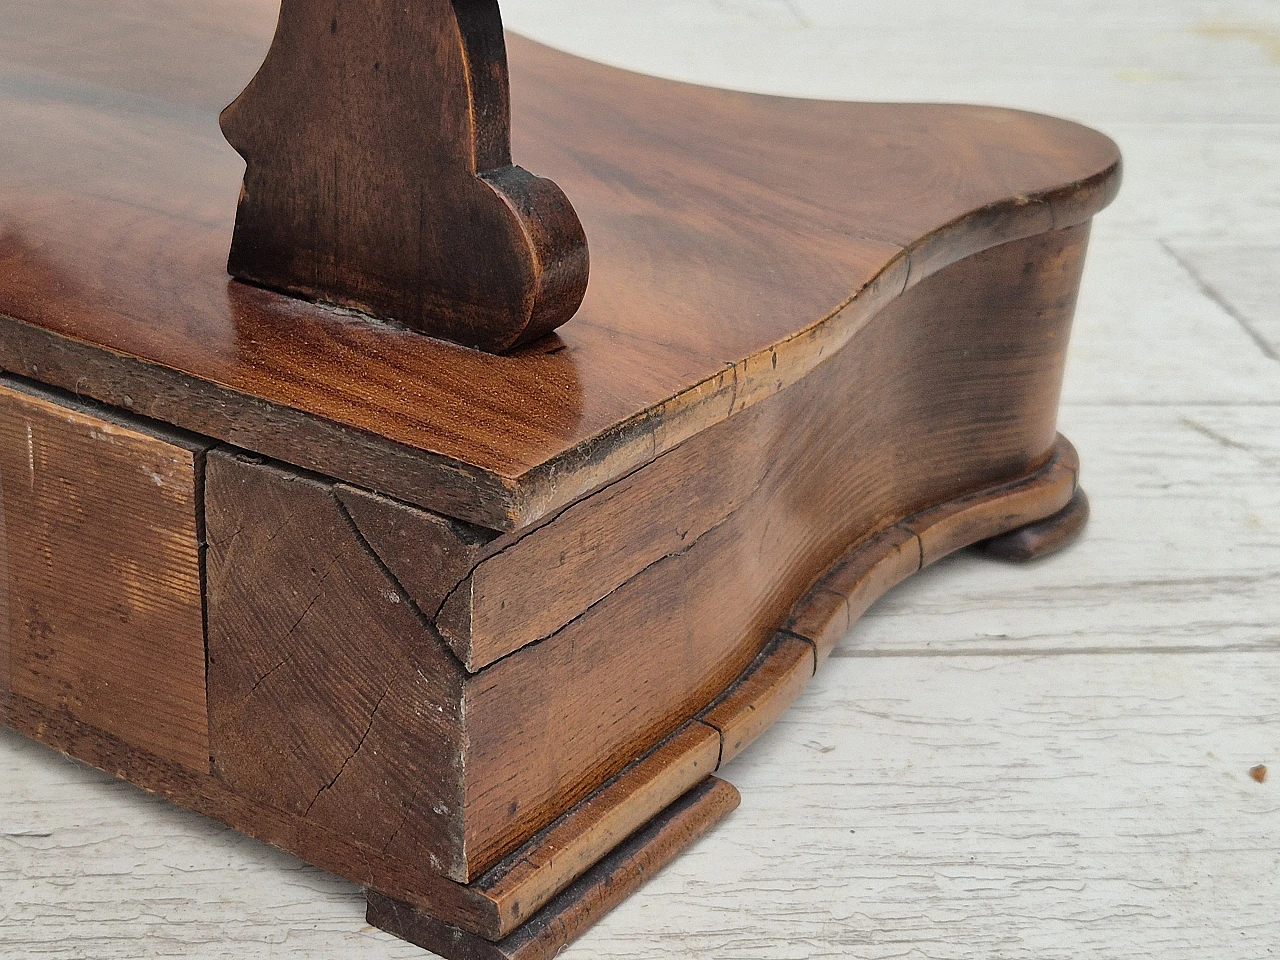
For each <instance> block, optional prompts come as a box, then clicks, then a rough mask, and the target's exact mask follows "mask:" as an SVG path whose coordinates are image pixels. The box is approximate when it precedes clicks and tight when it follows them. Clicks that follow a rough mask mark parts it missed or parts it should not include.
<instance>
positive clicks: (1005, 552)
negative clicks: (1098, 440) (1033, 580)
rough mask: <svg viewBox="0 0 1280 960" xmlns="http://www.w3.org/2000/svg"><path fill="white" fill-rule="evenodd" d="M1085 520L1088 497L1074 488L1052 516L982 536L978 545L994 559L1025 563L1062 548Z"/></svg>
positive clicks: (1074, 537) (1070, 540)
mask: <svg viewBox="0 0 1280 960" xmlns="http://www.w3.org/2000/svg"><path fill="white" fill-rule="evenodd" d="M1088 522H1089V498H1088V497H1087V496H1085V493H1084V491H1083V490H1080V489H1079V488H1077V489H1076V492H1075V495H1074V496H1073V497H1072V498H1071V501H1070V502H1069V503H1068V504H1067V505H1066V506H1065V507H1063V508H1062V509H1061V510H1059V511H1058V512H1057V513H1055V514H1054V515H1053V516H1051V517H1045V518H1044V519H1043V520H1040V521H1037V522H1036V523H1029V524H1027V525H1026V526H1025V527H1019V528H1018V529H1017V530H1012V531H1010V532H1009V533H1005V534H1001V535H1000V536H998V537H992V538H991V539H990V540H983V541H982V542H981V543H979V544H978V545H977V546H978V550H980V551H981V552H982V553H985V554H986V555H987V556H989V557H994V558H996V559H997V560H1009V561H1012V562H1014V563H1026V562H1028V561H1030V560H1038V559H1040V558H1041V557H1047V556H1049V555H1050V554H1052V553H1056V552H1057V551H1059V550H1061V549H1062V548H1063V547H1065V546H1067V545H1068V544H1070V543H1071V542H1072V541H1073V540H1075V539H1076V537H1078V536H1080V534H1081V533H1082V532H1083V531H1084V528H1085V524H1087V523H1088Z"/></svg>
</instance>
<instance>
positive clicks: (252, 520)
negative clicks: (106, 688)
mask: <svg viewBox="0 0 1280 960" xmlns="http://www.w3.org/2000/svg"><path fill="white" fill-rule="evenodd" d="M206 496H207V508H206V524H207V531H208V541H209V547H208V596H209V599H208V611H209V727H210V732H211V737H212V747H213V758H214V772H215V773H216V775H217V776H218V777H219V778H220V779H221V780H223V781H224V782H225V783H227V784H228V785H229V786H230V787H232V788H233V789H235V790H236V792H237V793H239V794H240V795H241V796H244V797H246V798H249V799H252V800H254V801H256V802H258V803H260V804H263V805H266V806H269V807H272V808H275V809H278V810H283V811H287V812H289V813H292V814H296V815H297V816H299V817H301V818H302V819H303V820H305V821H307V822H309V823H314V824H316V825H317V826H319V827H322V828H323V829H325V830H327V831H331V832H334V833H339V834H342V835H344V836H347V837H350V838H351V839H353V840H356V841H358V842H360V843H361V844H363V845H365V846H367V847H369V848H371V849H373V850H377V851H379V852H381V853H385V854H387V855H388V856H391V857H394V858H396V859H399V860H407V861H408V860H421V861H423V862H425V863H427V864H430V865H431V867H432V868H433V869H435V870H437V871H438V872H440V873H442V874H444V875H445V876H448V877H451V878H453V879H457V880H463V881H465V880H467V879H468V878H469V876H468V874H469V872H468V867H467V860H466V851H465V850H464V849H463V828H462V824H463V814H464V811H463V809H462V805H461V802H460V801H461V798H462V795H463V775H464V771H463V766H464V759H465V756H464V736H465V733H464V728H463V721H462V715H461V710H462V690H461V683H460V677H459V673H460V670H459V668H458V666H457V663H456V661H454V660H453V659H452V657H450V656H449V654H448V651H447V648H446V647H445V646H444V644H443V642H442V641H441V640H440V638H439V637H438V636H437V635H435V632H434V631H433V630H432V629H431V627H430V625H429V624H427V623H425V622H424V621H423V620H422V618H421V616H420V615H419V614H417V613H416V612H415V610H414V608H413V606H412V603H411V601H410V599H409V598H408V597H407V596H406V595H405V594H404V593H403V591H402V590H401V589H400V587H399V585H398V584H397V583H396V582H395V580H394V579H392V578H389V577H388V576H387V575H386V572H385V567H383V566H382V565H381V564H379V563H378V561H377V559H376V558H375V557H374V556H373V555H372V554H371V553H370V552H369V550H368V548H367V547H366V545H365V544H364V542H363V541H362V540H361V538H360V536H359V534H358V532H357V531H356V530H355V529H354V528H353V526H352V525H351V523H350V521H349V519H348V517H347V515H346V513H345V511H344V509H343V505H342V503H341V501H340V500H339V499H338V497H337V496H336V494H335V493H334V491H333V488H332V485H331V484H327V483H323V482H320V481H317V480H314V479H311V478H308V477H304V476H300V475H297V474H296V473H294V472H291V471H288V470H283V469H280V468H278V467H275V466H271V465H267V464H262V463H254V462H252V461H249V460H246V459H244V458H242V457H239V456H236V455H234V454H229V453H224V452H222V451H214V452H212V453H211V454H209V457H208V467H207V480H206Z"/></svg>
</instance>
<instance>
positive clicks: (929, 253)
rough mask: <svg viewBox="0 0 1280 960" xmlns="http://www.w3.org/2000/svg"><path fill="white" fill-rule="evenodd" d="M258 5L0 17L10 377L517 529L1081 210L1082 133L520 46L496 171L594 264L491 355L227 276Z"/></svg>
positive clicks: (109, 8)
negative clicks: (937, 277) (565, 217)
mask: <svg viewBox="0 0 1280 960" xmlns="http://www.w3.org/2000/svg"><path fill="white" fill-rule="evenodd" d="M277 9H278V6H277V3H276V2H275V0H206V2H204V3H200V4H190V3H185V2H180V0H109V2H108V0H94V2H91V3H90V2H84V0H42V2H41V3H39V4H31V3H26V2H21V0H0V18H2V19H3V21H4V22H5V24H6V28H5V30H4V32H3V34H0V129H3V130H4V131H5V134H4V136H3V138H0V367H3V368H4V369H6V370H9V371H12V372H14V373H18V374H22V375H25V376H30V377H33V378H36V379H39V380H41V381H43V382H45V383H50V384H53V385H55V386H59V387H62V388H64V389H68V390H74V391H76V392H77V393H79V394H81V395H82V396H87V397H91V398H95V399H98V400H101V401H104V402H107V403H111V404H115V405H118V406H122V407H125V408H128V409H132V410H134V411H135V412H137V413H140V414H143V415H147V416H152V417H155V418H157V419H162V420H165V421H167V422H169V423H174V424H177V425H179V426H181V427H185V428H187V429H190V430H194V431H198V432H200V433H204V434H207V435H210V436H213V437H216V438H219V439H223V440H226V441H229V442H231V443H235V444H237V445H239V446H242V447H245V448H247V449H250V450H253V451H256V452H259V453H261V454H264V455H267V456H271V457H276V458H279V459H282V460H285V461H288V462H291V463H294V464H296V465H298V466H301V467H305V468H309V469H315V470H319V471H323V472H325V473H327V474H330V475H336V476H338V477H340V478H341V479H345V480H349V481H351V482H354V483H358V484H362V485H364V486H368V487H371V488H373V489H376V490H378V491H380V492H383V493H387V494H389V495H392V496H395V497H399V498H401V499H405V500H408V501H410V502H414V503H417V504H419V505H422V506H425V507H428V508H431V509H435V510H439V511H442V512H444V513H447V514H450V515H452V516H455V517H458V518H460V519H464V520H468V521H471V522H474V523H477V524H482V525H485V526H488V527H492V528H495V529H501V530H513V529H519V528H520V527H523V526H526V525H528V524H530V523H533V522H535V521H536V520H538V519H539V518H541V517H544V516H546V515H548V514H549V513H551V512H553V511H555V510H557V509H559V508H560V507H562V506H564V505H566V504H568V503H571V502H573V501H574V500H576V499H578V498H580V497H581V496H582V495H583V494H585V493H587V492H589V491H591V490H593V489H596V488H598V487H600V486H601V485H603V484H605V483H607V482H609V481H610V480H612V479H615V478H617V477H618V476H620V475H622V474H625V473H627V472H629V471H631V470H633V469H634V468H636V467H637V466H639V465H640V464H642V463H644V462H647V461H648V460H650V459H652V458H653V457H655V456H657V455H659V454H660V453H662V452H663V451H664V450H667V449H670V448H671V447H672V446H673V445H674V444H676V443H678V442H679V441H680V440H682V439H684V438H686V437H688V436H690V435H691V434H693V433H696V432H697V431H698V430H701V429H703V428H705V427H706V426H708V425H709V424H712V423H714V422H717V421H719V420H722V419H724V418H725V417H727V416H729V415H731V413H733V412H736V411H738V410H740V409H743V408H745V407H746V406H748V405H750V404H752V403H754V402H756V401H758V400H760V399H763V398H764V397H767V396H769V395H771V394H772V393H774V392H776V391H777V390H778V389H780V388H781V387H783V386H785V385H786V384H788V383H791V382H794V381H795V380H797V379H799V378H800V377H802V376H803V375H804V374H805V373H807V372H808V371H809V370H810V369H812V368H813V367H814V366H815V365H817V364H818V363H820V362H821V361H822V360H823V359H824V358H825V357H827V356H829V355H830V354H831V352H832V351H833V350H835V349H837V348H838V347H839V346H841V345H843V344H844V343H846V342H848V341H849V340H850V339H851V338H852V337H853V336H854V334H855V333H856V332H857V330H858V329H859V327H860V325H861V324H862V323H864V322H865V321H866V320H867V319H868V318H869V317H870V316H872V315H873V314H874V313H875V312H876V311H877V310H878V309H879V308H880V307H882V306H883V305H884V304H885V303H886V302H888V301H889V300H890V299H892V298H893V297H895V296H896V295H898V294H899V293H900V292H901V291H902V290H903V289H904V288H905V287H906V286H907V285H908V284H910V283H914V282H916V281H918V280H920V279H922V278H923V277H924V276H927V275H928V274H929V273H932V272H934V271H936V270H938V269H940V268H941V267H943V266H945V265H946V264H948V263H951V262H954V261H956V260H958V259H960V258H961V257H963V256H965V255H968V254H970V253H973V252H976V251H977V250H980V249H984V248H986V247H989V246H992V245H995V244H998V243H1001V242H1004V241H1007V240H1011V239H1015V238H1018V237H1023V236H1028V235H1031V234H1035V233H1039V232H1043V231H1045V230H1049V229H1052V228H1055V227H1065V226H1068V225H1072V224H1076V223H1079V222H1082V221H1084V220H1086V219H1088V218H1089V217H1090V216H1092V215H1093V214H1094V213H1095V212H1096V211H1098V210H1099V209H1101V208H1102V207H1103V206H1105V205H1106V203H1107V202H1108V201H1109V200H1110V199H1111V197H1112V196H1113V195H1114V192H1115V190H1116V189H1117V187H1118V183H1119V154H1118V152H1117V150H1116V147H1115V145H1114V144H1113V143H1112V142H1111V141H1110V140H1109V139H1107V138H1106V137H1104V136H1102V135H1101V134H1097V133H1094V132H1093V131H1090V130H1087V129H1085V128H1082V127H1080V126H1078V125H1075V124H1072V123H1068V122H1065V121H1060V120H1054V119H1050V118H1047V117H1042V116H1035V115H1030V114H1025V113H1019V112H1013V111H1006V110H998V109H989V108H979V107H959V106H941V105H882V104H853V103H829V102H817V101H797V100H784V99H778V98H770V97H761V96H754V95H748V94H741V93H732V92H726V91H720V90H713V89H706V88H701V87H694V86H689V85H684V84H679V83H673V82H669V81H664V80H658V79H653V78H649V77H643V76H639V75H635V74H631V73H627V72H624V71H620V70H616V69H612V68H609V67H604V66H601V65H598V64H594V63H590V62H587V61H584V60H580V59H577V58H575V57H571V56H568V55H565V54H562V53H558V52H556V51H553V50H550V49H548V48H546V47H542V46H539V45H537V44H534V43H531V42H529V41H526V40H522V39H520V38H518V37H511V38H509V57H510V74H511V87H512V110H513V130H512V145H513V153H514V158H515V161H516V163H518V164H522V165H526V166H528V167H529V168H530V169H533V170H536V171H537V172H538V173H539V174H542V175H545V176H547V177H550V178H552V179H554V180H555V181H556V182H557V183H558V184H560V186H561V187H563V188H564V190H565V192H566V193H567V194H568V195H569V197H570V198H571V199H572V201H573V203H574V205H575V207H576V208H577V211H578V213H579V216H580V218H581V220H582V223H583V225H584V226H585V228H586V232H587V236H588V238H589V242H590V244H591V252H592V278H591V284H590V287H589V289H588V292H587V296H586V300H585V301H584V303H583V306H582V309H581V310H580V312H579V313H578V315H577V316H576V317H575V319H574V320H573V321H571V322H570V323H569V324H567V325H566V326H564V327H563V328H561V329H560V331H558V333H557V334H555V335H552V336H550V337H547V338H544V339H543V340H540V341H538V342H536V343H534V344H532V345H530V346H528V347H525V348H522V349H521V350H519V351H517V352H516V353H514V354H512V355H510V356H505V357H494V356H490V355H485V354H482V353H478V352H475V351H471V350H467V349H464V348H461V347H456V346H452V345H450V344H446V343H443V342H439V341H435V340H431V339H428V338H426V337H423V336H421V335H418V334H414V333H411V332H408V331H405V330H401V329H398V328H395V327H393V326H390V325H386V324H378V323H375V322H372V321H369V320H367V319H365V318H362V317H360V316H358V315H354V314H349V313H341V312H338V311H334V310H330V309H326V308H322V307H316V306H312V305H309V304H306V303H302V302H300V301H296V300H292V299H290V298H288V297H285V296H281V295H278V294H272V293H269V292H266V291H263V290H260V289H257V288H253V287H249V286H245V285H242V284H240V283H238V282H234V281H232V280H231V279H230V278H229V277H228V276H227V273H226V258H227V249H228V246H229V244H230V239H231V232H232V224H233V222H234V218H235V211H236V197H237V192H238V190H239V186H240V179H241V176H242V174H243V163H242V161H241V160H240V158H239V157H237V156H236V154H235V152H234V151H233V150H232V149H231V148H230V147H229V146H227V144H226V143H225V141H224V140H223V138H222V136H221V134H220V132H219V130H218V112H219V110H220V109H221V108H222V107H224V106H225V105H226V104H227V103H228V102H230V101H231V99H232V98H234V97H235V96H236V94H237V93H238V92H239V91H240V89H241V88H242V87H243V86H244V83H245V81H246V80H247V78H249V77H251V76H252V75H253V73H254V71H255V70H256V69H257V67H258V64H259V62H260V61H261V58H262V56H263V54H264V53H265V51H266V49H267V46H268V44H269V41H270V39H271V34H272V29H273V27H274V22H275V16H276V12H277Z"/></svg>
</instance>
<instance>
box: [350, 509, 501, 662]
mask: <svg viewBox="0 0 1280 960" xmlns="http://www.w3.org/2000/svg"><path fill="white" fill-rule="evenodd" d="M334 493H335V494H336V495H337V497H338V499H339V500H341V501H342V506H343V508H344V509H345V510H346V512H347V514H348V515H349V516H350V517H351V522H352V523H354V524H355V526H356V529H357V530H358V531H359V533H360V536H361V537H363V538H364V541H365V542H366V543H367V544H368V545H369V549H371V550H372V551H373V552H374V553H375V554H377V556H378V559H379V560H380V561H381V562H382V563H383V564H384V565H385V566H386V568H387V571H388V572H389V573H390V574H391V575H392V576H394V577H395V579H396V581H397V582H398V583H399V584H400V586H401V587H403V588H404V590H405V592H406V593H407V594H408V595H409V596H410V597H411V598H412V599H413V602H414V603H415V604H417V606H418V609H419V610H421V611H422V613H423V614H424V615H426V616H428V617H431V618H433V619H434V620H436V625H437V626H438V627H439V626H441V623H440V620H441V618H440V616H439V612H440V607H441V605H442V604H443V603H444V602H445V600H446V599H447V598H448V597H449V596H450V595H451V594H452V593H454V592H455V591H456V590H457V589H458V585H459V584H460V583H461V582H462V581H463V580H464V579H465V578H466V577H467V576H468V575H469V574H470V573H471V571H472V570H474V569H475V566H476V564H477V563H479V562H480V560H481V558H483V557H484V556H486V555H487V554H488V553H490V552H491V550H492V549H494V546H496V545H493V541H494V540H495V538H496V536H497V535H496V534H495V533H494V532H493V531H492V530H485V529H484V528H481V527H472V526H469V525H468V524H465V523H460V522H458V521H456V520H452V519H450V518H449V517H442V516H440V515H439V514H434V513H430V512H428V511H425V510H420V509H417V508H415V507H411V506H409V505H408V504H405V503H400V502H398V501H395V500H389V499H387V498H386V497H382V496H379V495H378V494H375V493H370V492H369V491H367V490H361V489H359V488H358V487H351V486H348V485H346V484H338V485H337V486H336V487H335V488H334ZM445 636H446V638H449V634H448V633H446V634H445ZM454 649H455V651H458V647H457V646H455V647H454ZM458 656H459V657H462V652H461V651H459V652H458ZM464 659H465V658H464ZM468 666H470V664H468Z"/></svg>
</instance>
